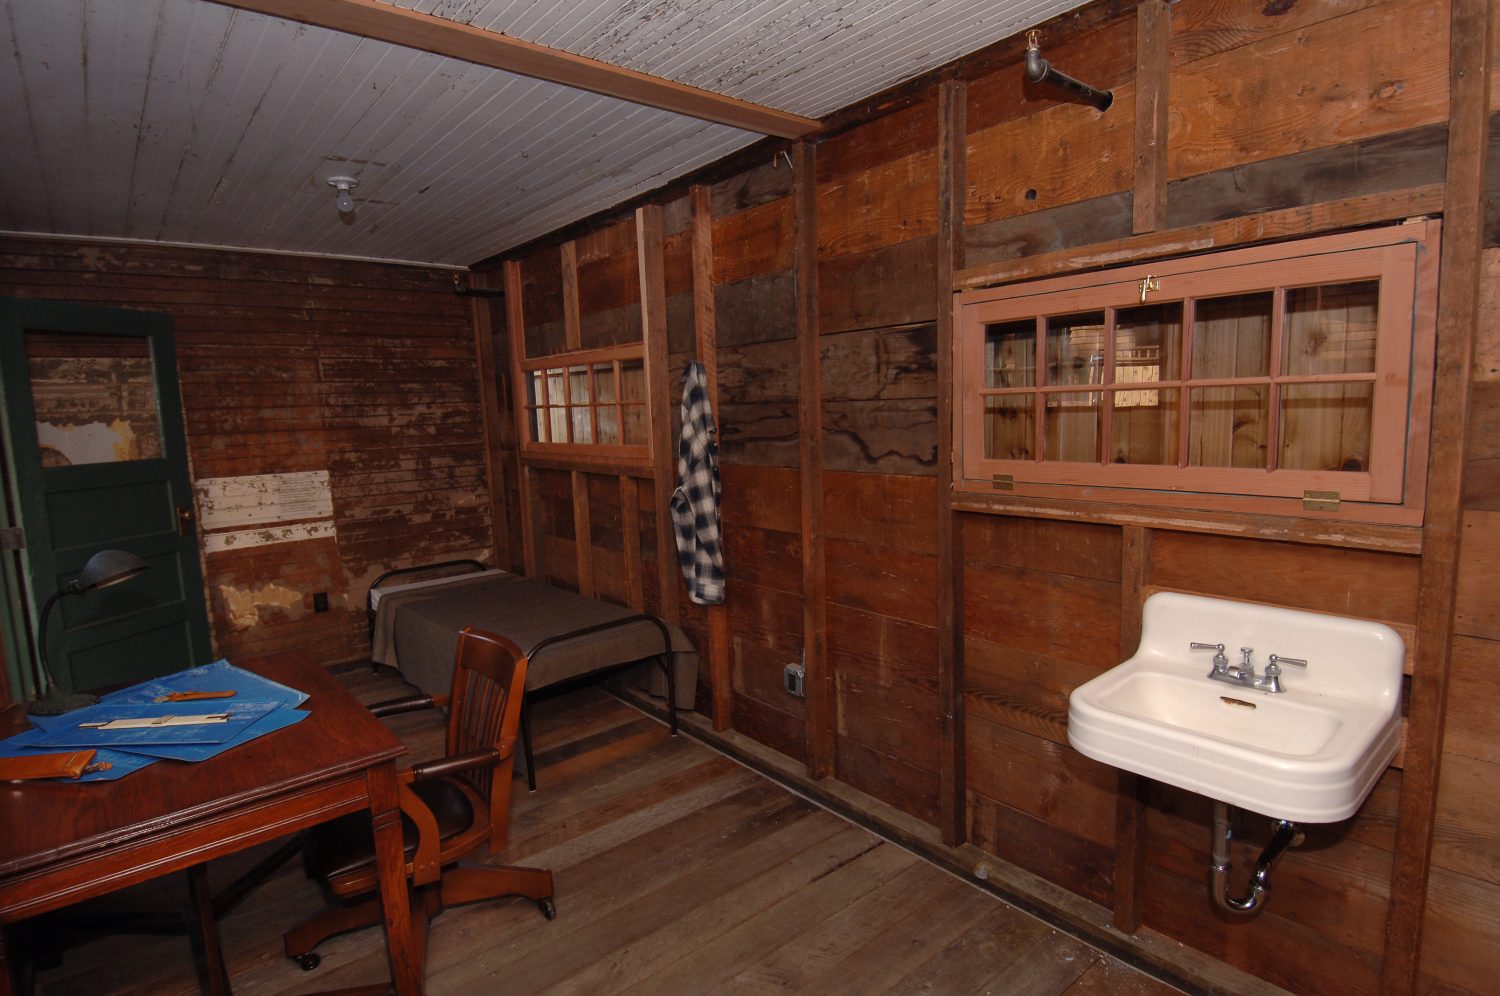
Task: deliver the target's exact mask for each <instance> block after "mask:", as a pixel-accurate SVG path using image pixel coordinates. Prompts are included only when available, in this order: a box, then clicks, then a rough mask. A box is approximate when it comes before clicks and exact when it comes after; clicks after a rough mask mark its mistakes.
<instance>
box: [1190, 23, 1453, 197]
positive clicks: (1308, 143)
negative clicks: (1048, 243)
mask: <svg viewBox="0 0 1500 996" xmlns="http://www.w3.org/2000/svg"><path fill="white" fill-rule="evenodd" d="M1412 38H1421V39H1423V44H1421V45H1418V46H1413V45H1411V44H1410V39H1412ZM1447 42H1448V9H1447V4H1446V3H1432V2H1430V0H1404V2H1398V3H1386V4H1380V5H1378V6H1374V7H1367V8H1364V9H1361V10H1356V11H1353V12H1350V13H1347V14H1343V15H1342V16H1336V17H1331V18H1329V19H1327V20H1322V21H1319V22H1317V23H1313V24H1308V25H1306V26H1304V27H1302V28H1301V29H1299V30H1297V31H1295V32H1288V33H1281V34H1275V35H1271V36H1269V37H1266V38H1263V39H1260V40H1258V41H1256V42H1254V43H1252V44H1249V45H1245V46H1243V47H1239V48H1234V49H1230V50H1228V51H1225V52H1222V53H1219V54H1217V55H1213V56H1210V57H1207V58H1204V59H1199V60H1197V61H1195V62H1192V63H1188V64H1186V65H1183V66H1179V67H1177V68H1176V70H1175V71H1174V73H1173V78H1172V93H1171V98H1170V101H1171V102H1170V107H1171V112H1170V113H1171V126H1170V130H1169V137H1168V143H1167V146H1168V161H1169V175H1170V176H1171V177H1173V178H1176V177H1183V176H1191V175H1194V174H1198V173H1207V172H1211V171H1213V170H1217V169H1223V168H1225V167H1228V166H1233V165H1236V164H1239V163H1245V162H1253V161H1256V160H1260V159H1272V158H1275V157H1277V156H1281V155H1286V154H1288V153H1292V152H1302V151H1306V150H1307V149H1308V148H1312V147H1314V146H1323V145H1337V144H1340V143H1344V142H1354V141H1359V140H1360V139H1364V138H1369V137H1371V136H1374V135H1378V134H1382V133H1385V132H1391V131H1403V130H1406V129H1409V128H1417V127H1421V126H1423V125H1428V124H1433V123H1436V122H1439V121H1442V120H1443V119H1444V118H1445V116H1446V112H1447V100H1448V86H1447V68H1448V60H1447V52H1448V44H1447ZM1309 51H1312V52H1318V53H1320V57H1319V58H1316V59H1307V58H1304V57H1302V55H1301V53H1305V52H1309ZM1289 65H1296V66H1298V67H1299V68H1298V71H1297V72H1287V71H1286V68H1285V67H1287V66H1289Z"/></svg>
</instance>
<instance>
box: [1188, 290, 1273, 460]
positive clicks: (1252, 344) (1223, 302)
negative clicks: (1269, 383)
mask: <svg viewBox="0 0 1500 996" xmlns="http://www.w3.org/2000/svg"><path fill="white" fill-rule="evenodd" d="M1274 302H1275V295H1274V294H1272V293H1271V292H1270V291H1263V292H1256V293H1254V294H1234V295H1231V296H1229V297H1208V298H1199V299H1198V301H1197V304H1196V305H1195V308H1194V315H1193V377H1194V378H1197V379H1204V378H1209V377H1265V376H1267V375H1268V374H1269V373H1270V372H1271V309H1272V307H1273V304H1274ZM1210 466H1224V465H1221V464H1212V465H1210ZM1235 466H1238V464H1236V465H1235Z"/></svg>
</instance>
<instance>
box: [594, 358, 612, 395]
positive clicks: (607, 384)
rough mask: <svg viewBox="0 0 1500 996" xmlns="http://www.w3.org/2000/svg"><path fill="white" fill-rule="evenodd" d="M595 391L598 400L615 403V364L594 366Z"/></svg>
mask: <svg viewBox="0 0 1500 996" xmlns="http://www.w3.org/2000/svg"><path fill="white" fill-rule="evenodd" d="M594 391H595V392H596V393H597V394H598V400H599V401H602V402H610V403H613V402H614V401H615V400H616V399H615V366H614V364H613V363H595V364H594Z"/></svg>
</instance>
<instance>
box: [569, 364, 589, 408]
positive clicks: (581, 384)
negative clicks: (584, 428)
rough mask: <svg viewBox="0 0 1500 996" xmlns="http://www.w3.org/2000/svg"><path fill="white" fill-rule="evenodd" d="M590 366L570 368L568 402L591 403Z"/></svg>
mask: <svg viewBox="0 0 1500 996" xmlns="http://www.w3.org/2000/svg"><path fill="white" fill-rule="evenodd" d="M590 393H591V392H590V391H589V368H588V367H569V368H568V404H570V405H586V404H588V403H589V395H590Z"/></svg>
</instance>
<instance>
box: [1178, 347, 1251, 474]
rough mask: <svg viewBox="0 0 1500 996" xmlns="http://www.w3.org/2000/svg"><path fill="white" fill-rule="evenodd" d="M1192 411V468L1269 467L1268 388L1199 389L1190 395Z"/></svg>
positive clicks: (1190, 448)
mask: <svg viewBox="0 0 1500 996" xmlns="http://www.w3.org/2000/svg"><path fill="white" fill-rule="evenodd" d="M1194 365H1196V362H1195V364H1194ZM1188 407H1189V411H1188V438H1189V440H1190V442H1189V444H1188V463H1189V464H1190V465H1191V466H1194V467H1265V466H1266V465H1267V462H1266V389H1265V388H1264V387H1258V386H1257V387H1200V388H1196V389H1194V390H1193V391H1191V392H1190V393H1189V395H1188Z"/></svg>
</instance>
